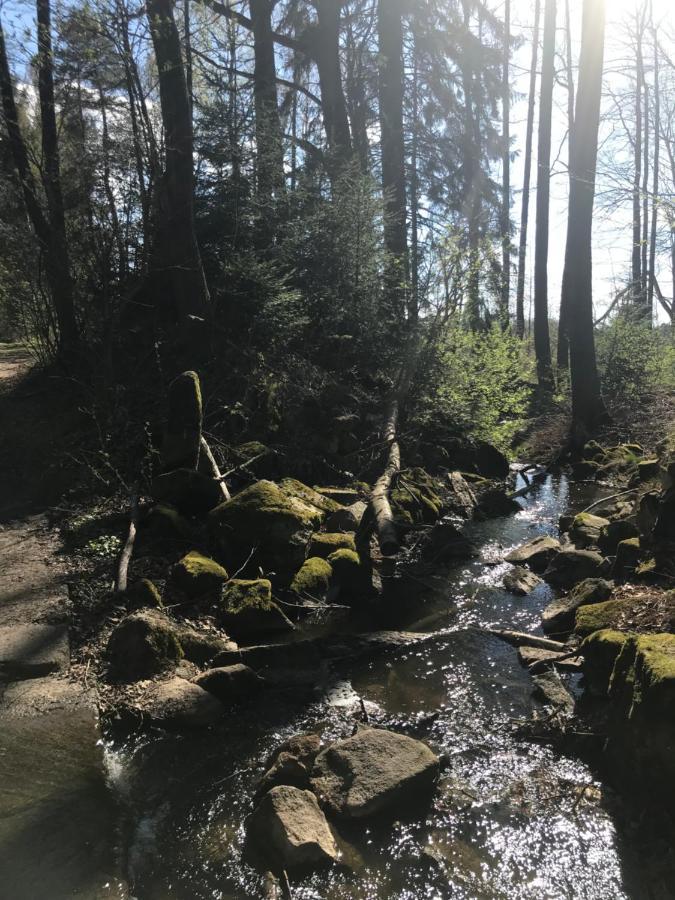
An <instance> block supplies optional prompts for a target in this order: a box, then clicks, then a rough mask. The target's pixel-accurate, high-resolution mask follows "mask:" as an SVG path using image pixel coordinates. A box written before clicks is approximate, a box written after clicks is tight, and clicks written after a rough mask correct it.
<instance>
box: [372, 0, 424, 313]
mask: <svg viewBox="0 0 675 900" xmlns="http://www.w3.org/2000/svg"><path fill="white" fill-rule="evenodd" d="M401 14H402V9H401V0H378V6H377V26H378V40H379V53H378V66H379V100H380V132H381V138H380V140H381V147H382V190H383V194H384V209H385V223H384V242H385V247H386V249H387V252H388V253H389V255H390V257H391V265H390V266H389V270H388V277H387V282H388V283H387V288H388V293H389V296H390V300H391V303H392V307H393V309H394V311H395V313H396V314H397V315H399V316H400V317H401V318H405V316H406V314H407V318H408V320H409V321H412V322H414V321H416V319H417V310H416V309H414V308H413V304H412V302H411V300H410V297H409V289H408V284H409V277H410V275H409V265H410V264H409V259H408V226H407V215H406V193H405V146H404V141H403V24H402V21H401Z"/></svg>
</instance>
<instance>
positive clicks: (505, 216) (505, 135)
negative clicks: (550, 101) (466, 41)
mask: <svg viewBox="0 0 675 900" xmlns="http://www.w3.org/2000/svg"><path fill="white" fill-rule="evenodd" d="M510 57H511V0H505V5H504V60H503V66H502V144H503V146H502V209H501V229H500V230H501V239H502V289H501V302H500V309H499V318H500V323H501V326H502V328H504V329H506V328H508V326H509V296H510V293H511V85H510V82H509V69H510Z"/></svg>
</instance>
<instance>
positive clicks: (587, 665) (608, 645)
mask: <svg viewBox="0 0 675 900" xmlns="http://www.w3.org/2000/svg"><path fill="white" fill-rule="evenodd" d="M629 639H630V636H629V635H627V634H625V633H623V632H621V631H612V630H611V629H602V630H600V631H594V632H593V633H592V634H590V635H589V636H588V637H586V638H584V640H583V641H582V643H581V654H582V656H583V658H584V677H585V679H586V686H587V687H588V689H589V690H590V692H591V693H592V694H595V695H596V696H598V697H604V696H606V695H607V693H608V691H609V685H610V680H611V677H612V672H613V670H614V665H615V663H616V660H617V659H618V657H619V654H620V653H621V650H622V649H623V647H624V644H625V643H626V642H627V641H628V640H629Z"/></svg>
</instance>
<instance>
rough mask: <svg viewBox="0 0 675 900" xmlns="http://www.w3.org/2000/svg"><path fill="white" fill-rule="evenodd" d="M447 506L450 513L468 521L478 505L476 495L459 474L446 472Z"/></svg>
mask: <svg viewBox="0 0 675 900" xmlns="http://www.w3.org/2000/svg"><path fill="white" fill-rule="evenodd" d="M446 503H447V506H448V509H449V510H450V512H452V513H454V514H455V515H457V516H461V518H462V519H470V518H471V517H472V516H473V514H474V512H475V509H476V506H477V505H478V501H477V500H476V495H475V494H474V492H473V488H472V487H471V485H470V484H469V482H468V481H467V480H466V478H464V476H463V475H462V473H461V472H448V497H447V501H446Z"/></svg>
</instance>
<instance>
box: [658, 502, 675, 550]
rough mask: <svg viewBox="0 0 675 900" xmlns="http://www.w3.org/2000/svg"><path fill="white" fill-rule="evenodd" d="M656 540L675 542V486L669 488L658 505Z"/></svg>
mask: <svg viewBox="0 0 675 900" xmlns="http://www.w3.org/2000/svg"><path fill="white" fill-rule="evenodd" d="M654 540H656V541H661V542H664V543H675V488H669V489H668V490H667V491H665V493H664V494H663V496H662V497H661V500H660V502H659V505H658V510H657V517H656V522H655V524H654Z"/></svg>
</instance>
